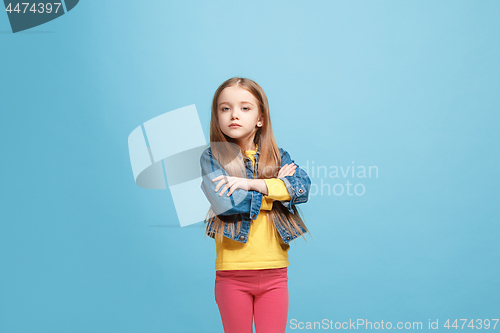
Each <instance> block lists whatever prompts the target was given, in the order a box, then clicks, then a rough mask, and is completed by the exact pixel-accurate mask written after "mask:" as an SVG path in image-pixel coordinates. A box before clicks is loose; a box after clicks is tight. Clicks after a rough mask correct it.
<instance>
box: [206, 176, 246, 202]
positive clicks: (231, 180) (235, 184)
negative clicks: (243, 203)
mask: <svg viewBox="0 0 500 333" xmlns="http://www.w3.org/2000/svg"><path fill="white" fill-rule="evenodd" d="M218 180H220V182H219V183H218V184H217V186H216V187H215V192H218V191H219V189H220V188H221V186H222V185H225V186H224V187H223V188H222V191H220V193H219V196H220V197H221V196H222V194H224V192H226V190H227V189H230V190H229V192H228V193H227V196H230V195H231V194H233V192H234V191H235V190H236V189H237V188H241V189H242V190H245V191H250V190H251V186H250V179H247V178H241V177H232V176H226V175H220V176H218V177H215V178H214V179H212V181H213V182H216V181H218Z"/></svg>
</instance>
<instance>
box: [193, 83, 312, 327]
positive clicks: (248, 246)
mask: <svg viewBox="0 0 500 333" xmlns="http://www.w3.org/2000/svg"><path fill="white" fill-rule="evenodd" d="M200 163H201V168H202V174H203V182H202V184H201V188H202V190H203V192H204V193H205V196H206V197H207V199H208V200H209V202H210V204H211V208H210V211H209V212H208V214H207V218H206V220H205V223H207V226H206V234H205V236H206V235H209V236H210V237H212V238H214V240H215V243H216V252H217V259H216V261H215V269H216V279H215V288H214V292H215V301H216V302H217V305H218V306H219V311H220V315H221V319H222V324H223V326H224V332H225V333H247V332H250V333H251V332H252V322H253V318H255V329H256V332H257V333H271V332H272V333H281V332H285V330H286V324H287V317H288V276H287V266H288V250H289V249H290V245H289V244H288V243H289V242H290V241H291V240H293V239H295V238H297V237H299V236H302V235H304V234H305V233H307V232H308V230H307V228H306V226H305V224H304V222H303V220H302V218H301V217H300V216H299V213H298V211H297V208H296V207H295V205H297V204H299V203H304V202H306V201H307V200H308V197H309V189H310V185H311V181H310V179H309V177H308V175H307V173H306V172H305V171H304V170H302V169H301V168H299V167H298V166H297V165H296V164H295V163H294V161H293V160H292V159H291V157H290V155H289V154H288V152H286V151H285V150H284V149H282V148H278V146H277V144H276V140H275V138H274V134H273V130H272V127H271V118H270V115H269V106H268V102H267V97H266V95H265V93H264V91H263V90H262V88H261V87H260V86H259V85H258V84H257V83H256V82H254V81H252V80H250V79H245V78H238V77H234V78H231V79H229V80H227V81H225V82H224V83H222V84H221V85H220V86H219V88H218V89H217V91H216V92H215V95H214V98H213V102H212V117H211V121H210V147H209V148H207V149H206V150H205V151H204V152H203V154H202V156H201V159H200Z"/></svg>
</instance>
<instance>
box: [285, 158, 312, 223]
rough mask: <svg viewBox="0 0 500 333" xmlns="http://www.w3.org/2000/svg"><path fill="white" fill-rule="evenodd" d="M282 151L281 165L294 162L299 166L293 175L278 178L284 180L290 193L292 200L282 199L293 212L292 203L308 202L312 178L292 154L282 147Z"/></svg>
mask: <svg viewBox="0 0 500 333" xmlns="http://www.w3.org/2000/svg"><path fill="white" fill-rule="evenodd" d="M280 151H281V166H283V165H285V164H291V163H294V164H295V165H296V166H297V168H296V169H295V173H294V174H293V176H285V177H282V178H278V179H281V180H283V182H284V183H285V186H286V188H287V190H288V193H289V194H290V197H291V199H290V200H284V201H282V200H280V201H281V203H282V204H283V206H285V207H286V208H287V209H288V211H290V213H293V209H292V205H296V204H301V203H305V202H307V200H308V199H309V190H310V189H311V180H310V179H309V176H308V175H307V173H306V172H305V171H304V170H303V169H301V168H300V167H299V165H298V164H297V163H295V162H294V160H292V158H291V157H290V154H288V152H287V151H286V150H284V149H282V148H280Z"/></svg>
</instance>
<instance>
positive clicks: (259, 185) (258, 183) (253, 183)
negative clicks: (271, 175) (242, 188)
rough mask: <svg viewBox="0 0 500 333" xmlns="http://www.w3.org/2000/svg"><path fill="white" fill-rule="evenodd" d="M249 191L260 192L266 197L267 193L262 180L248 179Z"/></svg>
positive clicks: (265, 185)
mask: <svg viewBox="0 0 500 333" xmlns="http://www.w3.org/2000/svg"><path fill="white" fill-rule="evenodd" d="M249 181H250V189H251V190H253V191H257V192H260V193H262V194H264V195H267V194H268V193H269V192H268V190H267V184H266V182H265V180H264V179H249Z"/></svg>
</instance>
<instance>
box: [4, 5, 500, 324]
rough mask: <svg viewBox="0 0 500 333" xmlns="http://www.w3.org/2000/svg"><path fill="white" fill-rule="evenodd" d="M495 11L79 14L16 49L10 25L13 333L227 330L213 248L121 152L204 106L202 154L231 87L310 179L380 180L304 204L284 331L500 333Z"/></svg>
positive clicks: (8, 187)
mask: <svg viewBox="0 0 500 333" xmlns="http://www.w3.org/2000/svg"><path fill="white" fill-rule="evenodd" d="M499 15H500V3H499V2H498V1H395V0H393V1H311V2H308V3H306V2H304V1H272V2H266V1H252V2H242V1H215V2H201V1H184V2H182V3H181V2H173V1H169V2H166V1H149V2H144V1H117V0H114V1H97V2H96V1H81V2H80V3H79V4H78V5H77V6H76V7H75V8H74V9H73V10H72V11H71V12H69V13H68V14H66V15H63V16H62V17H60V18H58V19H56V20H54V21H51V22H48V23H46V24H44V25H42V26H39V27H35V28H33V29H30V30H27V31H25V32H20V33H16V34H12V32H11V30H10V26H9V22H8V19H7V14H6V13H5V14H0V39H1V42H0V43H1V52H0V60H1V63H2V65H1V66H0V108H1V113H0V115H1V118H0V120H1V121H0V144H1V156H2V157H1V166H0V167H1V172H2V185H1V188H2V190H1V194H0V195H1V197H0V199H1V201H0V202H1V221H2V222H1V230H0V265H1V267H0V289H1V296H0V299H1V301H0V306H1V309H0V331H1V332H222V323H221V319H220V315H219V312H218V308H217V304H216V303H215V300H214V279H215V270H214V264H215V244H214V242H213V240H212V239H210V238H208V237H207V238H206V239H205V238H204V237H203V229H202V227H201V224H198V225H196V226H195V227H189V228H177V227H175V226H176V225H178V219H177V216H176V213H175V209H174V206H173V202H172V198H171V196H170V192H169V191H168V190H166V191H165V190H164V191H161V190H145V189H142V188H139V187H138V186H137V185H136V184H135V183H134V179H133V175H132V170H131V166H130V159H129V156H128V147H127V137H128V135H129V134H130V132H131V131H132V130H133V129H134V128H136V127H137V126H139V125H140V124H142V123H144V122H145V121H147V120H149V119H151V118H153V117H155V116H157V115H160V114H163V113H165V112H167V111H170V110H173V109H177V108H180V107H183V106H187V105H190V104H196V106H197V109H198V113H199V115H200V119H201V122H202V125H203V129H204V131H205V137H206V138H207V142H208V141H209V132H208V129H209V122H210V103H211V98H212V96H213V93H214V92H215V89H216V88H217V87H218V85H219V84H221V83H222V82H223V81H224V80H226V79H228V78H230V77H232V76H243V77H249V78H251V79H254V80H255V81H256V82H258V83H259V84H260V85H261V86H262V87H263V88H264V90H265V91H266V93H267V95H268V98H269V101H270V108H271V115H272V124H273V130H274V133H275V135H276V139H277V141H278V146H280V147H283V148H285V149H286V150H288V151H289V153H290V154H291V156H292V158H293V159H294V160H295V161H296V163H297V164H298V165H299V166H301V167H304V166H305V165H306V164H308V165H309V166H311V165H312V163H314V165H315V166H326V167H328V168H329V167H330V166H338V167H340V166H342V167H344V168H346V167H348V166H352V165H355V166H359V165H361V166H365V167H368V166H377V167H378V171H379V172H378V177H374V176H373V175H372V178H367V179H360V178H352V177H350V176H347V178H344V177H343V176H342V175H341V176H340V178H330V177H324V176H323V177H311V180H312V182H313V188H312V191H313V190H314V186H317V187H316V189H317V190H320V185H321V184H322V183H321V182H323V184H330V187H332V186H333V185H335V184H337V183H341V184H346V182H347V181H348V180H349V181H350V183H351V184H357V183H362V184H363V185H364V186H365V193H364V194H363V195H361V196H358V195H352V196H349V195H347V194H346V193H345V192H344V194H343V195H334V194H330V195H328V193H323V194H321V193H319V194H317V195H311V196H310V198H309V202H308V203H307V204H304V205H300V206H298V207H300V209H301V210H302V212H303V214H304V217H305V221H306V223H307V225H308V227H309V228H310V230H311V234H312V236H313V237H314V238H311V237H309V236H307V242H305V241H304V239H302V238H301V239H299V240H298V241H297V242H296V243H295V244H294V243H292V248H291V250H290V252H289V255H290V266H289V291H290V308H289V317H288V318H289V320H292V319H296V320H297V321H301V322H308V321H309V322H312V321H321V320H322V319H325V318H326V319H328V320H333V321H334V322H336V321H339V322H344V321H347V322H349V320H350V319H351V320H357V319H359V318H361V319H366V320H369V321H372V322H380V321H381V320H384V322H387V321H391V322H392V324H393V326H395V325H396V323H397V322H398V321H401V322H403V323H404V322H406V321H409V322H413V321H420V322H422V323H423V327H424V329H425V330H427V327H428V326H427V325H428V320H429V319H431V321H435V320H436V319H439V325H440V327H441V329H443V328H442V325H443V324H444V322H445V320H446V319H453V320H454V319H460V318H468V319H471V318H473V319H486V318H489V319H492V318H499V316H500V311H499V310H500V301H499V298H498V295H499V292H500V287H499V286H500V283H499V282H500V281H499V273H500V271H499V266H498V262H499V259H500V246H499V241H498V238H499V237H498V236H499V231H500V230H499V229H500V227H499V223H498V222H499V217H500V214H499V205H498V203H499V194H498V188H499V185H500V184H499V176H498V167H499V161H500V159H499V155H498V140H499V135H498V130H499V125H500V117H499V114H498V111H499V107H500V98H499V96H500V95H499V93H498V91H499V83H500V82H499V80H500V63H499V61H498V59H500V46H499V43H498V41H499V39H500V21H499V20H498V17H499ZM186 130H187V131H188V130H189V128H186ZM172 144H175V143H172ZM337 190H339V188H337ZM337 193H338V192H337ZM351 193H352V191H351ZM459 324H460V325H461V323H460V322H459ZM499 329H500V325H497V328H496V330H499ZM287 331H296V330H292V329H290V328H289V329H288V330H287Z"/></svg>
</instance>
